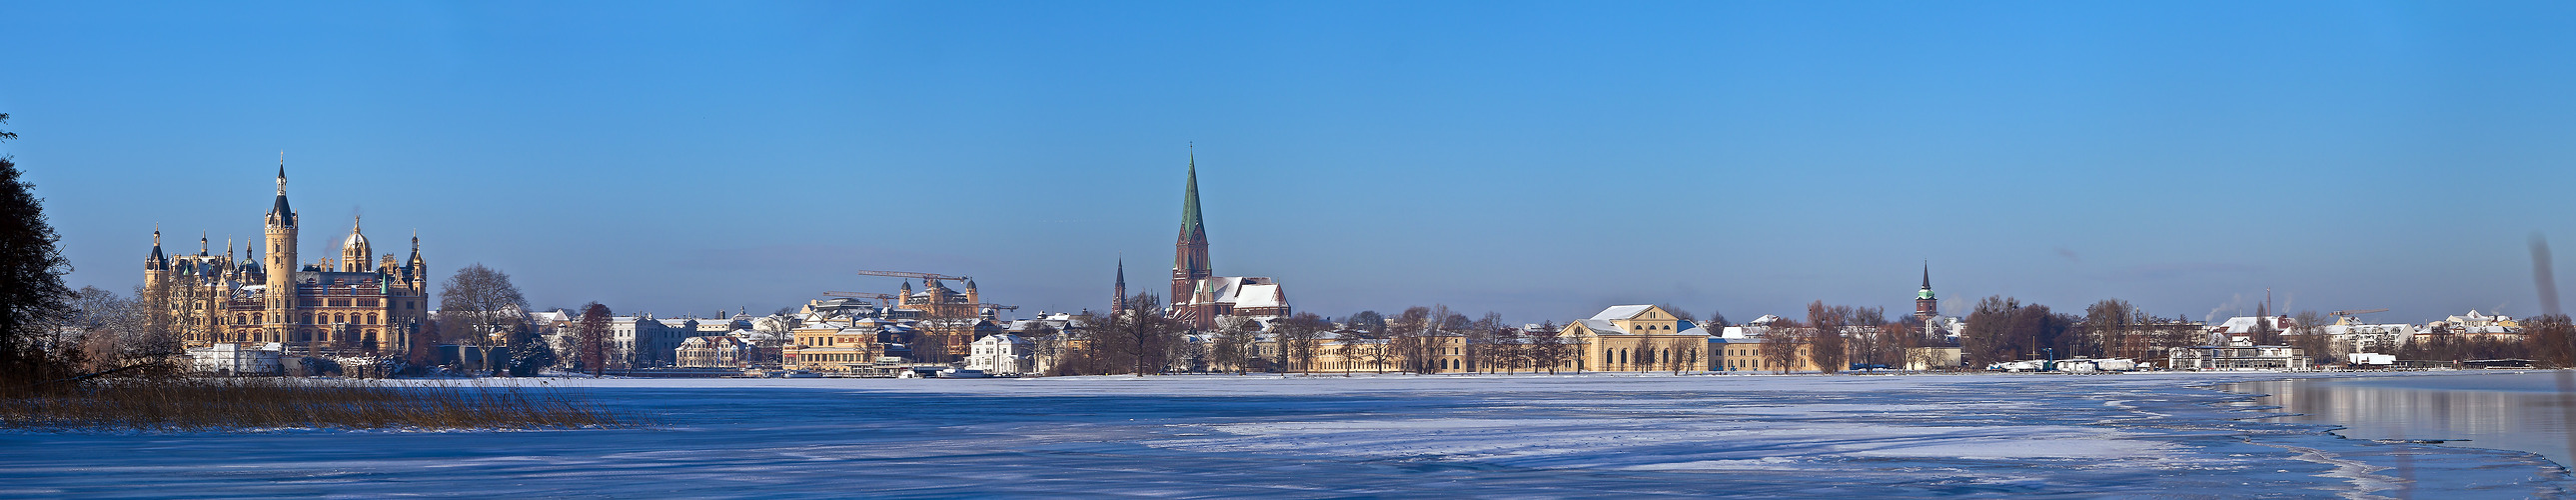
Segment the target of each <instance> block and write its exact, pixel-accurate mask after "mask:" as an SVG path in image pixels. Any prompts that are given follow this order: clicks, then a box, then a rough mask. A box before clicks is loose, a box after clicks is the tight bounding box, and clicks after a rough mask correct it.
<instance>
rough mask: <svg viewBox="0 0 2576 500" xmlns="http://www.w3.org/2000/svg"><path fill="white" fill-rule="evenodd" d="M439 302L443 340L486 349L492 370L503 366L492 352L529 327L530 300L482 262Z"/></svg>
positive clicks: (452, 281)
mask: <svg viewBox="0 0 2576 500" xmlns="http://www.w3.org/2000/svg"><path fill="white" fill-rule="evenodd" d="M438 299H439V300H438V309H439V310H438V315H439V318H438V319H439V326H440V327H441V328H443V329H444V330H445V331H442V332H439V337H440V338H441V339H444V340H445V341H446V342H450V343H454V344H457V345H460V346H474V347H482V348H486V349H485V352H484V354H486V355H485V356H484V357H483V359H484V360H485V364H486V365H491V367H492V368H498V367H499V364H498V363H491V362H490V358H491V357H490V356H489V353H490V351H489V348H490V347H495V346H501V345H506V343H507V341H508V340H511V339H512V337H514V334H516V333H517V332H518V331H519V330H520V329H522V328H525V327H526V326H527V325H526V323H527V310H528V298H527V296H525V295H522V294H520V293H519V286H518V285H515V284H511V283H510V275H509V274H507V273H503V272H501V271H499V270H495V269H492V268H489V267H483V264H482V263H479V262H478V263H474V264H470V265H467V266H465V267H463V268H460V269H457V270H456V274H454V275H450V276H448V278H447V284H446V289H445V290H441V291H440V293H439V297H438ZM639 347H640V346H639Z"/></svg>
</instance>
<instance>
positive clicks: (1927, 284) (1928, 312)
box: [1914, 262, 1941, 321]
mask: <svg viewBox="0 0 2576 500" xmlns="http://www.w3.org/2000/svg"><path fill="white" fill-rule="evenodd" d="M1940 315H1941V299H1940V298H1939V297H1935V296H1933V295H1932V263H1930V262H1925V263H1923V289H1921V290H1916V291H1915V292H1914V320H1915V321H1923V320H1928V319H1932V317H1933V316H1940Z"/></svg>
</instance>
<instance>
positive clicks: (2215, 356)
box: [2165, 340, 2312, 371]
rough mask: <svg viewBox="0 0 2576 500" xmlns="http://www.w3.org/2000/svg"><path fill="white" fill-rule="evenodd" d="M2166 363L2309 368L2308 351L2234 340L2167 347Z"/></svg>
mask: <svg viewBox="0 0 2576 500" xmlns="http://www.w3.org/2000/svg"><path fill="white" fill-rule="evenodd" d="M2167 352H2168V353H2169V354H2168V356H2167V358H2166V363H2165V367H2166V368H2168V369H2173V370H2193V371H2213V370H2306V369H2309V368H2311V367H2312V365H2311V364H2310V362H2309V360H2308V354H2307V352H2306V351H2304V350H2301V349H2299V348H2296V347H2290V346H2279V345H2254V344H2253V343H2251V342H2246V341H2242V340H2231V341H2229V343H2228V344H2226V345H2208V346H2195V347H2176V348H2173V349H2172V350H2169V351H2167Z"/></svg>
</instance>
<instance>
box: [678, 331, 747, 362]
mask: <svg viewBox="0 0 2576 500" xmlns="http://www.w3.org/2000/svg"><path fill="white" fill-rule="evenodd" d="M759 352H760V348H759V347H758V346H754V345H752V344H751V342H747V341H744V340H742V339H739V338H734V337H732V336H729V335H708V336H703V337H689V339H688V340H683V341H680V347H679V348H678V349H675V350H674V351H673V353H674V356H673V358H674V359H676V360H677V362H676V363H675V365H677V366H679V367H681V368H748V367H750V366H751V365H752V364H753V360H754V359H757V358H759V357H760V355H759Z"/></svg>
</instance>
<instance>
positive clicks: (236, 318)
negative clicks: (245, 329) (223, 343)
mask: <svg viewBox="0 0 2576 500" xmlns="http://www.w3.org/2000/svg"><path fill="white" fill-rule="evenodd" d="M249 322H250V315H248V314H242V313H233V323H234V324H241V323H249Z"/></svg>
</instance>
